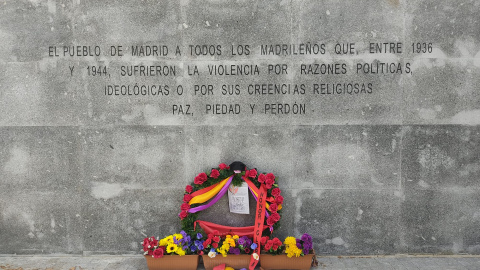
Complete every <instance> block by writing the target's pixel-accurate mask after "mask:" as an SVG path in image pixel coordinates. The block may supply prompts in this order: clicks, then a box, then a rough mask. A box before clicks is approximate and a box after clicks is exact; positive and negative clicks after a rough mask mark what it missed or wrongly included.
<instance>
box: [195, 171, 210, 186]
mask: <svg viewBox="0 0 480 270" xmlns="http://www.w3.org/2000/svg"><path fill="white" fill-rule="evenodd" d="M207 178H208V176H207V174H206V173H204V172H202V173H199V174H198V175H197V176H195V179H194V180H193V183H195V184H197V185H201V184H203V183H205V181H207Z"/></svg>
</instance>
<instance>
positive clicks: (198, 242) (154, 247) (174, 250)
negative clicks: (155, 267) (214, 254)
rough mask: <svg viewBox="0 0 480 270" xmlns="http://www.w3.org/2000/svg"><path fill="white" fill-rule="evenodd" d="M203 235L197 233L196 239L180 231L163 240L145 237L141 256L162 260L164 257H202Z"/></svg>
mask: <svg viewBox="0 0 480 270" xmlns="http://www.w3.org/2000/svg"><path fill="white" fill-rule="evenodd" d="M202 239H203V235H202V234H201V233H197V235H196V239H192V237H191V236H190V235H188V234H187V233H185V231H181V232H180V233H176V234H172V235H169V236H167V237H165V238H163V239H160V240H159V239H158V238H157V239H156V238H155V237H153V236H152V237H147V238H145V239H144V240H143V242H142V246H143V254H144V255H148V256H152V257H153V258H162V257H163V256H164V255H168V254H169V255H179V256H183V255H185V254H200V255H203V249H204V245H203V242H204V241H203V240H202Z"/></svg>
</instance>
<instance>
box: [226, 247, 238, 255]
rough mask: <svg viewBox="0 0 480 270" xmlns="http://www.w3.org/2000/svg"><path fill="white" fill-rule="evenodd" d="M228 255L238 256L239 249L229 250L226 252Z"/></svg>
mask: <svg viewBox="0 0 480 270" xmlns="http://www.w3.org/2000/svg"><path fill="white" fill-rule="evenodd" d="M228 252H229V253H230V254H235V255H239V254H240V249H239V248H233V247H232V248H230V250H229V251H228Z"/></svg>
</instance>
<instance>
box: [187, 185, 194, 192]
mask: <svg viewBox="0 0 480 270" xmlns="http://www.w3.org/2000/svg"><path fill="white" fill-rule="evenodd" d="M185 191H186V192H187V193H192V191H193V187H192V186H190V185H187V186H186V187H185Z"/></svg>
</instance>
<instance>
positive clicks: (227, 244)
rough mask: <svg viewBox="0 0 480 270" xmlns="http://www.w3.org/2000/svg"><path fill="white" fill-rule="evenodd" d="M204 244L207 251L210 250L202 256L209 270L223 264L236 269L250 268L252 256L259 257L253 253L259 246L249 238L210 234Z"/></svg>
mask: <svg viewBox="0 0 480 270" xmlns="http://www.w3.org/2000/svg"><path fill="white" fill-rule="evenodd" d="M203 244H204V248H205V250H208V252H205V254H204V255H203V256H202V257H203V264H204V266H205V269H207V270H211V269H213V268H214V267H215V266H218V265H222V264H225V265H226V266H229V267H232V268H235V269H239V268H248V265H249V263H250V258H251V256H252V254H253V256H255V255H257V257H258V254H254V253H253V252H254V250H255V248H257V244H255V243H253V240H252V239H251V238H248V237H247V236H241V237H239V236H238V235H226V236H225V237H220V236H216V235H213V234H209V235H208V238H207V239H206V240H205V241H204V242H203Z"/></svg>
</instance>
